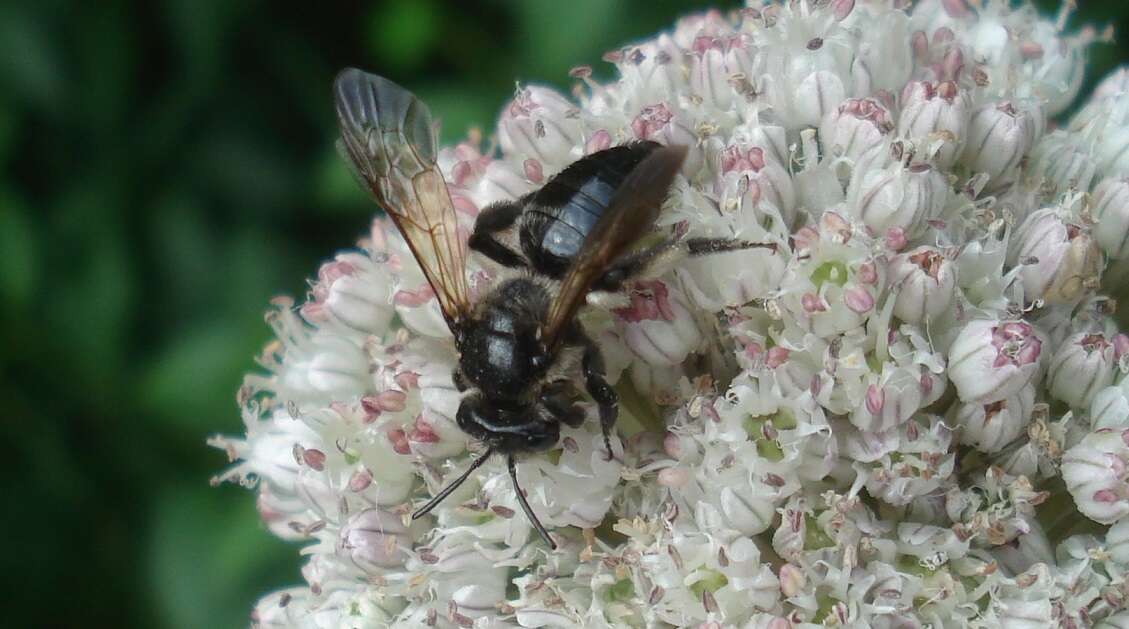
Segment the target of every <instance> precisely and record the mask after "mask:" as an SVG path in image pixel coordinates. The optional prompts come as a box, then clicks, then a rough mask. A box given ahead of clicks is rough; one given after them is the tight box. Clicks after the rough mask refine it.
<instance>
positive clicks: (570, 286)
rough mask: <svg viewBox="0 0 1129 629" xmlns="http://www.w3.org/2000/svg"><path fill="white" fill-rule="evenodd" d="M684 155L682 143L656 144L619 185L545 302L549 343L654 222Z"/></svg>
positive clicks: (552, 343) (550, 344) (544, 333)
mask: <svg viewBox="0 0 1129 629" xmlns="http://www.w3.org/2000/svg"><path fill="white" fill-rule="evenodd" d="M685 158H686V147H684V146H664V147H662V148H659V149H655V151H654V152H652V153H651V154H650V155H648V156H647V157H646V158H645V159H644V160H643V161H642V162H640V163H639V165H638V166H636V167H635V169H634V170H632V171H631V174H629V175H628V176H627V178H626V179H624V180H623V183H622V184H620V186H619V188H618V189H617V190H616V192H615V194H614V195H613V196H612V199H611V201H610V202H609V203H608V209H607V210H605V211H604V213H603V215H601V216H600V219H599V220H598V221H596V224H595V225H593V226H592V230H591V231H590V232H588V236H587V238H586V239H585V240H584V245H583V246H582V247H581V249H580V253H579V254H577V256H576V259H575V260H574V261H573V263H572V266H571V267H570V268H569V270H568V273H566V274H565V276H564V279H562V280H561V286H560V292H558V293H557V295H556V297H555V298H554V299H553V303H552V305H551V306H550V307H549V318H548V322H547V323H546V325H545V330H544V332H543V334H542V338H543V339H544V341H545V344H546V345H547V346H548V347H554V346H555V345H556V344H557V342H559V341H560V339H561V335H562V334H563V333H564V332H565V330H566V329H567V328H568V326H569V324H570V323H571V322H572V320H573V317H574V316H575V315H576V311H577V309H578V308H580V306H581V305H582V304H583V303H584V299H585V297H586V296H587V295H588V290H589V289H590V288H591V286H592V283H593V282H594V281H596V279H597V278H599V277H600V276H601V275H603V273H604V272H605V271H606V270H607V268H608V266H609V265H610V264H611V263H612V262H615V260H616V259H618V258H619V257H620V256H621V255H623V254H624V252H626V251H627V249H628V248H629V247H630V246H631V245H632V244H634V243H635V242H636V241H637V240H639V237H640V236H642V235H643V234H645V233H647V232H648V231H649V230H650V229H651V227H652V225H654V223H655V219H656V218H658V215H659V210H660V209H661V208H662V202H663V199H665V198H666V194H667V191H668V190H669V188H670V184H671V182H672V181H674V176H675V175H676V174H678V169H679V168H681V167H682V160H684V159H685Z"/></svg>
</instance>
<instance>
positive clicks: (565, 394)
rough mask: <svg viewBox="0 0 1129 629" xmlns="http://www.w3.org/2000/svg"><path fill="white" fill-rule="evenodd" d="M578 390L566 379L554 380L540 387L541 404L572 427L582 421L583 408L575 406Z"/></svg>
mask: <svg viewBox="0 0 1129 629" xmlns="http://www.w3.org/2000/svg"><path fill="white" fill-rule="evenodd" d="M577 398H578V392H577V390H576V387H574V386H573V385H572V383H571V382H569V381H568V380H556V381H553V382H550V383H549V384H547V385H545V387H544V388H543V389H541V404H542V405H543V406H544V407H545V409H546V410H548V411H549V414H550V415H552V416H553V417H554V418H556V419H557V420H559V421H560V422H562V423H564V424H566V425H568V426H571V427H573V428H577V427H579V426H580V425H581V424H583V423H584V409H582V408H580V407H579V406H577V404H576V401H577Z"/></svg>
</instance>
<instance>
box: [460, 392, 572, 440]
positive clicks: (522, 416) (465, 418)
mask: <svg viewBox="0 0 1129 629" xmlns="http://www.w3.org/2000/svg"><path fill="white" fill-rule="evenodd" d="M539 410H540V409H539V408H538V405H537V404H525V403H512V402H504V401H497V400H489V399H487V398H485V397H483V396H482V395H481V394H480V393H477V392H475V393H471V394H470V395H468V396H466V397H465V398H463V400H462V402H461V403H460V404H459V411H458V413H457V414H456V421H457V422H458V424H459V428H461V429H462V430H463V432H465V433H467V434H468V435H470V436H471V437H474V438H475V439H478V440H479V441H482V442H484V443H486V444H487V445H489V446H490V447H492V448H495V449H497V450H498V451H500V452H540V451H543V450H548V449H550V448H552V447H553V446H555V445H556V444H557V441H558V440H559V439H560V436H561V426H560V422H557V421H552V420H546V419H544V418H543V413H541V412H539Z"/></svg>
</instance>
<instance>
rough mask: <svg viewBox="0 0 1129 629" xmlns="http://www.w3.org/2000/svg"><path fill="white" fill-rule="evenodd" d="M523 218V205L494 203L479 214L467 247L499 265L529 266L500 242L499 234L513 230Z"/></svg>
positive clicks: (517, 203)
mask: <svg viewBox="0 0 1129 629" xmlns="http://www.w3.org/2000/svg"><path fill="white" fill-rule="evenodd" d="M520 216H521V203H519V202H516V201H505V202H499V203H494V204H492V205H489V206H487V207H486V208H485V209H484V210H482V211H481V212H479V214H478V218H477V219H475V221H474V231H473V232H472V233H471V235H470V239H469V240H468V241H467V246H468V247H470V248H471V249H473V250H474V251H477V252H479V253H481V254H482V255H484V256H486V257H487V258H490V259H491V260H493V261H494V262H497V263H498V264H500V265H502V266H505V267H509V268H515V267H523V266H527V263H526V260H525V257H524V256H522V255H521V254H520V253H518V252H517V251H514V250H513V249H511V248H510V247H508V246H506V245H505V244H503V243H502V242H501V241H499V240H498V234H500V233H502V232H504V231H506V230H508V229H510V228H512V227H513V226H514V223H516V222H517V219H518V218H519V217H520Z"/></svg>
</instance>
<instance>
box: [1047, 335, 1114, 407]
mask: <svg viewBox="0 0 1129 629" xmlns="http://www.w3.org/2000/svg"><path fill="white" fill-rule="evenodd" d="M1114 353H1115V352H1114V346H1113V342H1112V340H1111V339H1107V338H1106V337H1105V336H1104V335H1102V334H1086V333H1082V334H1075V335H1074V336H1072V337H1070V338H1068V339H1067V340H1066V341H1065V342H1063V344H1062V345H1061V346H1059V348H1058V351H1056V352H1055V353H1054V356H1052V357H1051V362H1050V366H1049V368H1048V369H1047V388H1048V389H1049V390H1050V392H1051V395H1052V396H1054V397H1055V398H1056V399H1059V400H1061V401H1063V402H1066V403H1067V404H1069V405H1070V406H1071V407H1073V408H1077V409H1087V408H1089V407H1090V404H1091V403H1092V402H1093V400H1094V396H1095V395H1096V394H1097V393H1098V391H1100V390H1102V389H1104V388H1105V387H1108V386H1109V385H1111V384H1113V377H1114V375H1115V374H1116V373H1117V359H1116V357H1115V356H1114Z"/></svg>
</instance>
